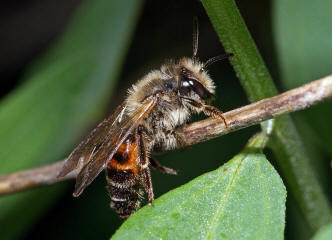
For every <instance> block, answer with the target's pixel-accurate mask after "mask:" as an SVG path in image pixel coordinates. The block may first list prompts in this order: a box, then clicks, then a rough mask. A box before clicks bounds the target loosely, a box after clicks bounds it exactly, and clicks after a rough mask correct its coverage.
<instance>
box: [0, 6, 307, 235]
mask: <svg viewBox="0 0 332 240" xmlns="http://www.w3.org/2000/svg"><path fill="white" fill-rule="evenodd" d="M80 4H81V1H80V0H59V1H51V0H43V1H42V0H33V1H9V0H3V1H1V3H0V52H1V54H0V79H1V90H0V97H1V98H3V97H5V96H6V95H7V94H8V93H9V92H11V91H12V90H13V89H15V88H17V87H18V86H19V85H20V84H21V82H20V80H21V77H22V75H23V74H24V72H25V71H26V69H27V68H28V66H29V64H31V63H32V62H33V61H34V60H35V59H37V58H38V57H39V56H40V55H41V54H42V53H43V52H44V51H47V49H48V48H49V47H50V46H52V44H54V42H56V41H57V39H58V38H59V36H60V35H61V33H63V31H64V29H65V28H66V25H67V23H68V21H69V20H70V19H71V17H72V15H73V14H75V11H76V9H77V8H78V7H79V5H80ZM237 4H238V6H239V9H240V12H241V14H242V15H243V17H244V19H245V21H246V23H247V26H248V28H249V30H250V32H251V34H252V36H253V38H254V40H255V42H256V44H257V46H258V49H259V50H260V52H261V54H262V56H263V58H264V60H265V62H266V64H267V66H268V68H269V70H270V71H271V74H272V76H273V79H274V80H275V82H276V84H277V85H278V87H279V90H282V89H283V86H281V84H280V76H279V75H278V64H277V60H276V48H275V45H274V39H273V35H272V26H271V24H272V23H271V21H272V14H271V8H272V1H258V0H256V1H237ZM194 16H197V17H198V19H199V26H200V38H199V54H198V55H199V57H200V58H201V59H202V60H206V59H208V58H210V57H213V56H215V55H218V54H221V53H223V52H224V50H223V47H222V45H221V44H220V42H219V40H218V38H217V36H216V34H215V32H214V30H213V28H212V25H211V23H210V22H209V19H208V17H207V16H206V14H205V11H204V9H203V7H202V5H201V3H200V2H199V1H175V0H170V1H152V0H149V1H146V2H145V4H144V7H143V11H142V13H141V14H140V17H139V18H138V19H139V21H138V22H137V26H136V30H135V33H134V37H133V38H132V40H131V42H130V48H129V51H128V53H127V54H126V60H125V63H124V65H123V68H122V71H121V75H120V78H119V81H118V84H117V89H118V90H117V91H116V96H114V97H112V99H111V101H110V102H109V107H108V110H109V111H108V113H111V112H112V110H113V109H114V107H115V106H116V105H117V104H119V103H120V102H121V101H122V100H123V99H124V96H125V94H126V89H127V88H128V87H129V86H130V85H131V84H132V83H134V82H135V81H136V80H137V79H139V78H140V77H142V76H143V75H144V74H146V73H147V72H148V71H149V70H151V69H154V68H158V67H159V66H160V65H161V64H162V63H163V62H164V60H165V59H169V58H179V57H181V56H191V54H192V20H193V17H194ZM210 74H211V76H212V78H213V79H215V82H216V85H217V99H216V102H215V103H214V105H215V106H217V107H218V108H220V109H222V110H223V111H228V110H230V109H233V108H236V107H239V106H241V105H245V104H247V103H248V102H247V98H246V96H245V94H244V92H243V90H242V87H241V85H240V84H239V81H238V80H237V78H236V76H235V73H234V71H233V69H232V67H231V66H230V65H229V63H228V61H227V60H226V61H223V62H219V63H216V64H214V65H212V66H211V68H210ZM108 113H105V114H106V115H107V114H108ZM200 118H202V116H197V117H194V119H195V120H197V119H200ZM88 131H89V129H86V132H88ZM257 131H259V127H257V126H255V127H250V128H248V129H244V130H241V131H238V132H234V133H232V134H229V135H227V136H223V137H221V138H218V139H215V140H212V141H209V142H206V143H201V144H198V145H197V146H193V147H190V148H188V149H185V150H184V151H175V152H170V153H167V154H164V155H162V156H157V159H158V160H160V162H161V163H163V164H165V165H166V166H169V167H172V168H174V169H178V170H179V175H178V176H168V175H163V174H162V173H159V172H154V171H153V172H152V178H153V186H154V191H155V194H156V196H157V197H158V196H160V195H161V194H163V193H165V192H167V191H169V190H171V189H173V188H175V187H177V186H180V185H182V184H185V183H186V182H188V181H190V180H192V179H193V178H195V177H197V176H199V175H201V174H203V173H205V172H207V171H211V170H214V169H216V168H217V167H219V166H221V165H222V164H223V163H224V162H226V161H228V160H229V159H231V158H232V156H234V155H235V154H236V153H238V152H239V151H241V149H242V148H243V147H244V145H245V143H246V141H247V140H248V139H249V138H250V136H251V135H252V134H254V133H255V132H257ZM77 143H78V142H77ZM73 147H74V146H73ZM268 154H269V153H268ZM65 156H66V155H65V154H64V157H65ZM269 156H270V159H271V161H272V163H273V164H274V162H273V156H271V155H270V154H269ZM276 168H278V166H276ZM73 184H74V181H71V182H70V185H69V186H68V188H67V191H66V192H65V193H63V195H62V197H61V198H60V199H59V200H58V201H57V202H56V203H55V204H54V205H53V206H52V207H50V208H49V209H48V210H47V211H46V212H44V213H43V214H42V216H41V217H40V218H39V220H38V221H37V222H35V223H33V227H31V228H30V229H28V230H27V231H26V232H24V233H20V234H19V236H20V238H22V239H46V238H47V239H92V238H93V239H108V238H109V237H110V236H111V235H112V233H113V232H114V231H115V230H116V229H117V228H118V227H119V226H120V224H121V220H120V219H119V218H118V216H117V215H116V214H115V213H114V212H112V210H111V209H110V208H109V198H108V196H107V193H106V191H105V188H104V186H105V179H104V176H103V174H101V176H99V177H98V178H97V180H96V181H95V182H94V183H93V184H92V185H91V186H90V187H89V188H88V189H87V190H86V191H85V192H84V194H83V195H82V196H80V197H79V198H77V199H76V198H73V197H72V195H71V193H72V191H73ZM41 197H42V196H41ZM289 199H290V202H292V200H291V196H288V201H289ZM22 214H24V213H22ZM287 217H288V218H287V221H286V223H287V224H286V238H287V239H294V236H299V235H298V234H299V233H300V232H301V234H303V235H302V236H308V233H306V230H305V229H306V225H305V223H303V222H302V217H301V215H299V213H298V212H297V210H296V207H295V205H294V204H292V205H289V206H288V209H287ZM294 219H295V220H294ZM294 222H296V224H295V223H294Z"/></svg>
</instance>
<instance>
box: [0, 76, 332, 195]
mask: <svg viewBox="0 0 332 240" xmlns="http://www.w3.org/2000/svg"><path fill="white" fill-rule="evenodd" d="M330 98H332V75H329V76H327V77H324V78H322V79H319V80H316V81H313V82H310V83H308V84H305V85H302V86H300V87H298V88H295V89H292V90H289V91H287V92H284V93H282V94H279V95H277V96H274V97H271V98H266V99H263V100H261V101H258V102H255V103H252V104H249V105H246V106H244V107H240V108H237V109H235V110H232V111H229V112H226V113H224V114H223V115H224V117H225V118H226V120H227V123H228V127H227V128H226V127H225V125H224V122H223V120H222V119H215V118H208V119H206V120H202V121H199V122H194V123H192V124H189V125H186V126H184V127H182V128H179V129H178V130H177V134H178V135H180V137H181V138H182V139H183V141H184V144H185V145H187V146H190V145H194V144H196V143H199V142H203V141H207V140H209V139H212V138H216V137H219V136H221V135H225V134H227V133H230V132H233V131H236V130H239V129H242V128H245V127H249V126H251V125H254V124H258V123H260V122H262V121H265V120H268V119H271V118H274V117H277V116H280V115H282V114H286V113H289V112H294V111H298V110H302V109H305V108H308V107H310V106H312V105H314V104H317V103H319V102H322V101H324V100H326V99H330ZM64 161H65V160H62V161H59V162H56V163H53V164H50V165H47V166H44V167H39V168H34V169H29V170H25V171H21V172H17V173H13V174H9V175H6V176H0V195H5V194H9V193H14V192H19V191H23V190H27V189H31V188H35V187H39V186H44V185H50V184H54V183H57V182H60V181H64V180H67V179H73V178H75V177H76V176H77V174H78V172H79V171H80V167H78V169H76V170H75V171H73V172H71V173H70V174H69V175H67V176H66V177H65V178H61V179H59V178H57V175H58V172H59V171H60V170H61V168H62V166H63V164H64ZM81 167H82V166H81Z"/></svg>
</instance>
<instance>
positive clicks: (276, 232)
mask: <svg viewBox="0 0 332 240" xmlns="http://www.w3.org/2000/svg"><path fill="white" fill-rule="evenodd" d="M285 201H286V190H285V187H284V185H283V183H282V180H281V179H280V177H279V175H278V174H277V172H276V171H275V170H274V168H273V167H272V166H271V164H270V163H269V162H268V161H267V159H266V158H265V156H264V154H262V153H260V152H259V151H257V149H256V148H253V147H249V148H247V149H245V151H243V152H242V153H240V154H238V155H237V156H235V157H234V158H233V159H232V160H230V161H229V162H228V163H226V164H225V165H223V166H222V167H220V168H219V169H217V170H215V171H213V172H209V173H206V174H204V175H202V176H200V177H198V178H196V179H194V180H192V181H191V182H189V183H188V184H186V185H184V186H182V187H179V188H177V189H175V190H172V191H170V192H169V193H167V194H165V195H163V196H162V197H160V198H158V199H156V200H155V201H154V202H153V204H152V206H145V207H144V208H142V209H141V210H139V211H138V212H137V213H136V214H134V215H133V216H131V217H130V218H129V219H128V220H127V221H126V222H125V223H124V224H123V225H122V226H121V227H120V229H119V230H118V231H117V232H116V234H115V235H114V236H113V237H112V239H283V235H284V227H285Z"/></svg>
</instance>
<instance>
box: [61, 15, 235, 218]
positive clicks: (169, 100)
mask: <svg viewBox="0 0 332 240" xmlns="http://www.w3.org/2000/svg"><path fill="white" fill-rule="evenodd" d="M197 51H198V24H197V21H194V34H193V56H192V58H187V57H184V58H181V59H179V60H177V61H174V60H173V61H168V62H167V63H166V64H164V65H162V66H161V68H160V69H159V70H153V71H151V72H150V73H148V74H147V75H145V76H144V77H143V78H142V79H141V80H139V81H138V82H137V83H136V84H134V85H132V87H131V88H130V89H129V90H128V95H127V97H126V99H125V101H124V102H123V104H121V105H120V106H119V107H118V108H117V109H116V110H115V112H114V113H113V114H112V115H110V116H109V117H108V118H106V119H105V120H103V121H102V122H101V123H100V124H99V125H98V126H97V127H96V128H95V129H94V130H93V131H92V132H91V133H90V134H89V135H88V137H87V138H86V139H85V140H84V141H82V142H81V143H80V144H79V145H78V146H77V147H76V149H74V151H73V152H72V153H71V154H70V155H69V157H68V158H67V160H66V161H65V164H64V166H63V168H62V170H61V171H60V172H59V174H58V177H64V176H66V175H67V174H68V173H70V172H71V171H73V170H75V169H76V168H78V166H79V165H80V164H83V168H82V169H81V171H80V172H79V173H78V175H77V178H76V185H75V191H74V193H73V196H75V197H78V196H79V195H81V194H82V192H83V191H84V189H85V188H86V187H87V186H89V185H90V184H91V182H92V181H93V180H94V179H95V178H96V177H97V176H98V174H99V173H100V172H101V171H102V170H105V172H106V180H107V187H106V188H107V190H108V193H109V196H110V199H111V203H110V207H111V208H113V209H114V210H115V212H117V213H118V214H119V216H120V217H121V218H122V219H126V218H128V217H129V216H130V215H131V214H133V213H134V212H135V211H136V210H137V209H138V208H139V207H140V202H141V198H142V197H141V196H142V195H143V189H144V190H145V192H146V193H147V195H148V201H149V204H151V203H152V201H153V200H154V193H153V188H152V181H151V174H150V168H149V167H150V166H151V167H152V168H154V169H157V170H160V171H162V172H164V173H167V174H177V172H176V171H175V170H173V169H171V168H168V167H165V166H163V165H161V164H160V163H159V162H158V161H156V160H155V159H154V158H152V157H151V153H154V152H160V151H168V150H172V149H175V148H177V147H179V146H182V144H183V140H182V139H181V138H180V137H179V136H178V135H177V134H176V131H175V130H176V128H178V127H181V126H183V125H185V124H186V123H187V122H188V120H189V119H190V116H191V114H193V113H200V112H203V113H204V114H205V115H207V116H211V117H214V118H220V119H222V120H223V121H224V124H225V126H226V127H227V122H226V119H225V118H224V117H223V114H222V112H221V111H220V110H218V109H217V108H215V107H213V106H211V105H209V103H210V102H211V101H212V100H213V98H214V94H215V85H214V82H213V80H212V79H211V78H210V76H209V75H208V73H207V70H206V69H207V67H208V66H209V65H210V64H212V63H214V62H216V61H219V60H221V59H224V58H227V57H230V56H232V55H233V54H224V55H220V56H216V57H213V58H211V59H209V60H207V61H206V62H201V61H199V60H198V58H197Z"/></svg>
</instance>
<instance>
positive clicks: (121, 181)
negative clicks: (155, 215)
mask: <svg viewBox="0 0 332 240" xmlns="http://www.w3.org/2000/svg"><path fill="white" fill-rule="evenodd" d="M106 174H107V177H106V179H107V183H108V186H107V190H108V192H109V196H110V198H111V203H110V207H111V208H112V209H114V210H115V212H116V213H117V214H119V216H120V217H121V218H122V219H126V218H128V217H129V216H130V215H131V214H133V213H134V212H136V210H137V209H138V208H139V207H140V184H139V181H138V180H137V178H136V174H134V173H133V171H132V170H116V169H113V168H109V167H108V168H107V169H106Z"/></svg>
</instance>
